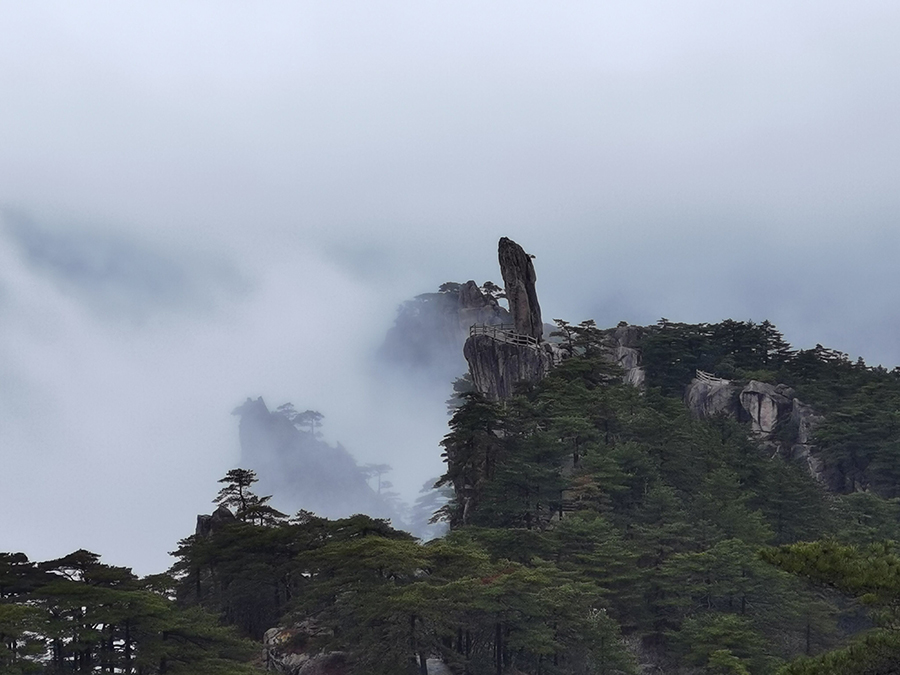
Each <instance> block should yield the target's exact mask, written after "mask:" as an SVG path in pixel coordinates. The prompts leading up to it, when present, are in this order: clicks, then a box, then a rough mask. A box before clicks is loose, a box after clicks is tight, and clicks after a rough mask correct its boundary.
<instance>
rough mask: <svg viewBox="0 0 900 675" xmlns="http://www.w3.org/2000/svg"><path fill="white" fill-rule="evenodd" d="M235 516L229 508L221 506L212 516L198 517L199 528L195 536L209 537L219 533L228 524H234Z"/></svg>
mask: <svg viewBox="0 0 900 675" xmlns="http://www.w3.org/2000/svg"><path fill="white" fill-rule="evenodd" d="M234 520H235V517H234V514H233V513H232V512H231V511H230V510H229V509H228V507H227V506H219V508H217V509H216V510H215V511H213V512H212V515H210V516H204V515H200V516H197V528H196V529H195V530H194V534H196V535H197V536H200V537H208V536H209V535H211V534H212V533H213V532H217V531H218V530H219V529H220V528H221V527H222V526H223V525H225V524H226V523H231V522H234Z"/></svg>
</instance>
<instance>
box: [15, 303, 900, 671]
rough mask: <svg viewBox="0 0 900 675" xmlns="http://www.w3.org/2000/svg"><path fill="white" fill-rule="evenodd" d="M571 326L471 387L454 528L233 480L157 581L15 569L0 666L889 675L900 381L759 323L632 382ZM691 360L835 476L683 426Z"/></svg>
mask: <svg viewBox="0 0 900 675" xmlns="http://www.w3.org/2000/svg"><path fill="white" fill-rule="evenodd" d="M560 326H561V331H560V332H561V336H560V338H559V339H560V344H561V345H562V347H561V349H563V350H565V351H566V352H567V354H566V356H567V357H568V358H565V359H564V360H562V362H561V363H560V364H559V365H557V366H556V367H555V368H554V369H553V370H552V372H551V373H550V375H549V376H547V377H546V378H544V379H543V380H541V381H539V382H536V383H533V384H531V385H527V386H523V387H522V388H521V389H520V391H519V393H518V395H516V396H515V397H513V398H512V399H510V400H508V401H504V402H498V401H491V400H488V399H487V398H485V397H484V396H482V395H481V394H478V393H476V392H472V391H469V392H464V393H462V394H460V395H459V398H458V399H457V403H458V406H457V407H456V409H455V412H454V414H453V416H452V419H451V421H450V428H449V432H448V434H447V435H446V437H445V439H444V441H443V443H442V445H443V450H444V455H445V458H446V462H447V463H446V472H445V474H444V475H443V476H442V477H441V478H440V480H439V481H438V485H439V486H449V487H452V489H453V498H452V500H451V501H450V502H449V503H448V504H447V505H445V506H444V507H442V508H441V509H440V511H438V513H437V514H436V518H438V519H443V520H446V521H447V522H449V524H450V526H451V530H450V532H449V534H447V535H446V536H445V537H443V538H441V539H437V540H433V541H429V542H425V543H423V542H421V541H419V540H416V539H415V538H414V537H412V536H411V535H409V534H407V533H405V532H403V531H400V530H397V529H394V528H393V527H392V526H391V524H390V523H389V522H387V521H384V520H378V519H373V518H371V517H369V516H363V515H357V516H354V517H351V518H345V519H340V520H327V519H324V518H320V517H318V516H317V515H315V514H313V513H309V512H306V511H301V512H299V513H297V514H296V515H293V516H290V517H288V516H286V515H284V514H282V513H280V512H279V511H277V510H275V508H271V507H270V506H269V505H270V504H273V505H275V506H277V505H278V503H279V501H278V500H279V495H277V494H276V495H274V496H272V497H271V501H269V499H268V498H267V496H259V495H257V494H255V492H254V488H255V485H254V480H255V476H254V475H253V473H252V472H250V471H243V472H242V471H233V472H230V473H229V475H228V476H226V477H225V478H223V480H222V488H221V491H220V492H219V495H218V497H216V501H217V502H218V503H219V504H220V509H219V510H218V511H217V512H216V513H215V514H214V515H213V516H212V518H211V519H209V520H207V521H204V523H205V526H204V528H202V530H201V529H198V532H197V533H196V534H194V535H192V536H190V537H187V538H185V539H184V540H182V541H181V542H179V544H178V546H177V549H176V550H175V551H174V553H173V555H174V556H175V561H176V562H175V564H174V566H173V567H172V569H171V571H170V572H169V573H168V574H166V575H161V576H157V577H151V578H147V579H142V580H139V579H136V578H134V576H133V575H132V574H131V573H130V571H129V570H126V569H122V568H113V567H107V566H105V565H103V564H101V563H100V562H99V560H98V558H97V557H96V556H95V555H94V554H91V553H87V552H84V551H81V552H77V553H75V554H72V556H69V557H67V558H65V559H61V560H57V561H51V562H47V563H39V564H34V563H31V562H29V561H28V560H27V558H25V557H24V556H23V555H21V554H4V555H3V557H2V558H0V649H2V651H0V672H2V673H27V672H36V673H64V672H96V673H139V674H141V675H150V674H153V673H185V674H187V673H205V672H209V673H231V672H234V673H239V672H253V669H254V668H259V669H263V668H266V667H268V668H271V669H275V670H278V671H280V672H284V673H299V674H301V675H309V674H310V673H348V674H349V673H353V674H359V675H379V674H384V675H388V674H391V675H394V674H398V673H410V674H413V673H420V674H425V673H432V674H434V673H446V672H451V673H460V674H462V673H466V674H469V675H482V674H484V675H489V674H496V675H504V674H507V675H514V674H522V673H526V674H528V675H557V674H558V675H563V674H572V675H575V674H579V675H580V674H585V675H587V674H606V675H612V674H620V673H640V672H644V673H679V674H685V675H687V674H693V673H697V674H699V673H718V674H732V675H742V674H743V675H747V674H753V675H757V674H760V675H761V674H764V673H776V672H782V673H784V674H785V675H788V674H790V675H810V674H814V673H815V674H819V673H868V674H878V673H885V674H887V673H895V672H897V671H896V663H898V662H900V633H898V632H897V626H898V619H900V617H898V615H897V609H898V602H900V551H897V548H896V545H895V543H894V541H896V540H898V539H900V504H898V500H897V499H896V495H897V494H898V492H900V405H898V403H900V373H898V371H897V370H894V371H887V370H885V369H883V368H872V367H869V366H866V365H865V364H864V363H863V362H862V361H861V360H860V361H851V360H849V359H848V358H847V357H846V356H845V355H843V354H840V353H838V352H835V351H831V350H828V349H824V348H822V347H818V346H817V347H816V348H815V349H812V350H803V351H795V350H793V349H791V347H790V345H789V344H788V343H787V342H786V341H785V340H784V338H783V336H782V335H781V334H780V333H779V332H778V331H777V329H776V328H775V327H774V326H772V325H771V324H769V323H763V324H753V323H749V322H735V321H725V322H722V323H719V324H701V325H689V324H676V323H672V322H670V321H667V320H661V321H660V322H659V323H658V324H657V325H655V326H651V327H648V328H646V329H645V330H644V331H643V332H642V337H641V343H640V351H641V355H642V367H643V368H644V369H645V370H646V383H645V386H644V387H643V388H639V387H635V386H632V385H631V384H626V383H624V382H623V373H622V371H621V370H620V369H619V367H618V366H617V365H616V364H615V363H611V362H610V358H609V356H608V353H607V350H606V349H605V341H606V340H607V337H608V336H607V333H605V332H604V331H601V330H598V329H597V328H596V327H595V326H593V324H592V322H585V323H583V324H580V325H579V326H575V327H572V326H569V325H568V324H566V323H565V322H560ZM697 370H702V371H706V372H708V373H710V374H712V375H714V376H716V377H718V378H727V379H728V380H729V381H732V382H736V383H739V384H741V383H745V382H749V381H759V382H768V383H779V384H784V385H786V386H789V387H791V388H792V390H794V391H796V392H797V395H798V396H800V397H802V398H803V401H804V403H805V404H808V405H809V406H812V407H813V408H814V409H815V410H816V412H817V414H819V415H820V416H821V422H820V423H819V424H818V426H817V427H816V429H815V432H814V437H813V443H814V444H815V448H816V450H815V451H816V453H817V456H818V457H821V460H822V462H824V463H825V464H826V465H827V466H829V467H832V468H833V469H834V471H833V472H832V473H830V474H829V475H832V476H840V477H841V480H840V481H838V482H837V483H836V484H823V483H822V482H820V481H819V482H817V480H816V479H815V478H814V477H812V476H811V475H810V473H809V471H808V466H807V465H805V464H802V463H797V462H793V461H791V459H790V457H788V456H785V455H784V454H783V453H780V452H778V451H777V449H778V448H781V447H789V446H790V445H791V443H792V442H793V436H795V435H796V434H797V433H798V432H797V429H793V428H791V427H790V425H789V424H785V425H782V426H781V427H779V428H777V429H776V430H775V431H774V432H773V434H772V435H771V437H768V438H767V439H765V442H764V439H762V438H761V437H760V436H759V435H758V434H753V433H751V431H750V427H749V424H748V423H747V422H746V421H743V420H741V419H740V417H739V416H735V415H727V414H720V415H715V416H713V417H711V418H709V419H698V418H696V417H695V416H692V415H691V413H690V410H689V408H688V407H687V406H686V405H685V403H684V401H683V395H684V391H685V387H686V386H687V385H688V384H689V383H690V382H691V380H692V378H693V377H694V376H695V374H696V371H697ZM448 389H449V386H448ZM773 448H775V449H776V451H775V452H773ZM213 493H214V489H213V488H212V486H211V494H210V496H211V497H213V496H214V494H213ZM250 641H255V642H256V644H257V645H259V644H260V643H264V645H265V649H264V650H263V656H262V657H260V656H258V652H257V653H256V655H255V654H253V653H252V651H251V649H252V647H248V645H252V642H250Z"/></svg>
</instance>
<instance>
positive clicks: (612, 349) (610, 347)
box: [604, 322, 646, 389]
mask: <svg viewBox="0 0 900 675" xmlns="http://www.w3.org/2000/svg"><path fill="white" fill-rule="evenodd" d="M645 331H646V329H645V328H644V327H643V326H632V325H630V324H627V323H624V322H623V323H621V324H619V325H618V326H616V327H615V328H611V329H609V330H607V331H605V333H606V335H605V336H604V354H605V356H606V359H607V360H608V361H609V362H610V363H615V364H616V365H617V366H619V367H620V368H621V369H622V370H623V371H624V374H623V376H622V381H623V382H625V384H630V385H632V386H634V387H637V388H639V389H640V388H641V387H643V386H644V380H645V379H646V373H645V372H644V368H643V366H642V362H641V350H640V343H641V338H642V337H643V336H644V332H645Z"/></svg>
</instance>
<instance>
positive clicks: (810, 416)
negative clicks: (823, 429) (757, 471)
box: [790, 398, 828, 483]
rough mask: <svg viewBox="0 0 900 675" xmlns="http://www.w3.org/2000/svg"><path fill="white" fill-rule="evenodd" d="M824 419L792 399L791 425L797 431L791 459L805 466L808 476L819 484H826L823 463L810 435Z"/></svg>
mask: <svg viewBox="0 0 900 675" xmlns="http://www.w3.org/2000/svg"><path fill="white" fill-rule="evenodd" d="M824 419H825V418H824V417H823V416H822V415H818V414H816V411H815V410H813V408H812V406H809V405H807V404H805V403H801V402H800V399H796V398H795V399H794V400H793V403H792V407H791V424H792V425H793V426H794V428H795V429H796V430H797V439H796V443H794V445H792V446H791V455H790V456H791V459H795V460H799V461H801V462H803V463H804V464H806V468H807V471H809V475H810V476H812V477H813V478H815V479H816V480H817V481H819V482H820V483H822V482H828V477H827V469H826V466H825V461H824V460H823V459H822V457H821V456H820V455H819V454H818V453H817V452H816V447H815V446H814V445H813V444H812V442H811V441H812V434H813V432H814V431H815V428H816V426H818V424H819V423H821V422H822V420H824Z"/></svg>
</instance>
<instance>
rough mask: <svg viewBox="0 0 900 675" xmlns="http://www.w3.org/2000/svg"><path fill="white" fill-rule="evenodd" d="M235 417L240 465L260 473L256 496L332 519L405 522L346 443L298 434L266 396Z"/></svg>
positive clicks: (241, 408)
mask: <svg viewBox="0 0 900 675" xmlns="http://www.w3.org/2000/svg"><path fill="white" fill-rule="evenodd" d="M234 414H235V415H238V416H239V417H240V420H241V421H240V440H241V460H240V461H241V464H240V465H241V466H242V467H244V468H247V469H252V470H254V471H256V473H257V475H258V477H259V483H258V484H257V485H256V491H257V492H259V493H261V494H274V495H277V498H278V503H277V504H276V507H277V508H279V509H280V510H282V511H285V512H287V513H290V512H296V511H298V510H299V509H306V510H308V511H313V512H315V513H317V514H319V515H321V516H326V517H329V518H341V517H346V516H350V515H352V514H354V513H366V514H368V515H370V516H373V517H378V518H394V519H395V521H396V522H401V520H400V519H399V518H398V517H397V514H396V513H394V511H393V509H392V507H391V506H390V504H389V503H388V502H386V501H385V500H384V499H383V498H381V497H380V496H379V495H378V494H377V493H376V492H375V491H374V490H373V489H372V488H371V487H369V484H368V482H367V480H366V474H365V472H364V471H363V470H362V468H361V467H360V466H359V465H358V464H357V463H356V460H354V459H353V457H352V456H351V455H350V453H349V452H347V451H346V450H345V449H344V448H343V447H342V446H341V445H340V444H338V445H336V446H331V445H329V444H327V443H326V442H325V441H323V440H322V439H320V438H318V436H317V435H316V434H315V433H312V432H310V431H304V430H302V429H298V428H297V427H296V426H295V425H294V424H293V423H292V422H291V420H289V419H288V418H287V417H286V416H285V415H282V414H280V413H278V412H270V411H269V409H268V408H267V407H266V404H265V402H264V401H263V399H262V397H260V398H257V399H255V400H254V399H249V398H248V399H247V401H246V402H245V403H244V404H243V405H241V406H239V407H237V408H236V409H235V410H234Z"/></svg>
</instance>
